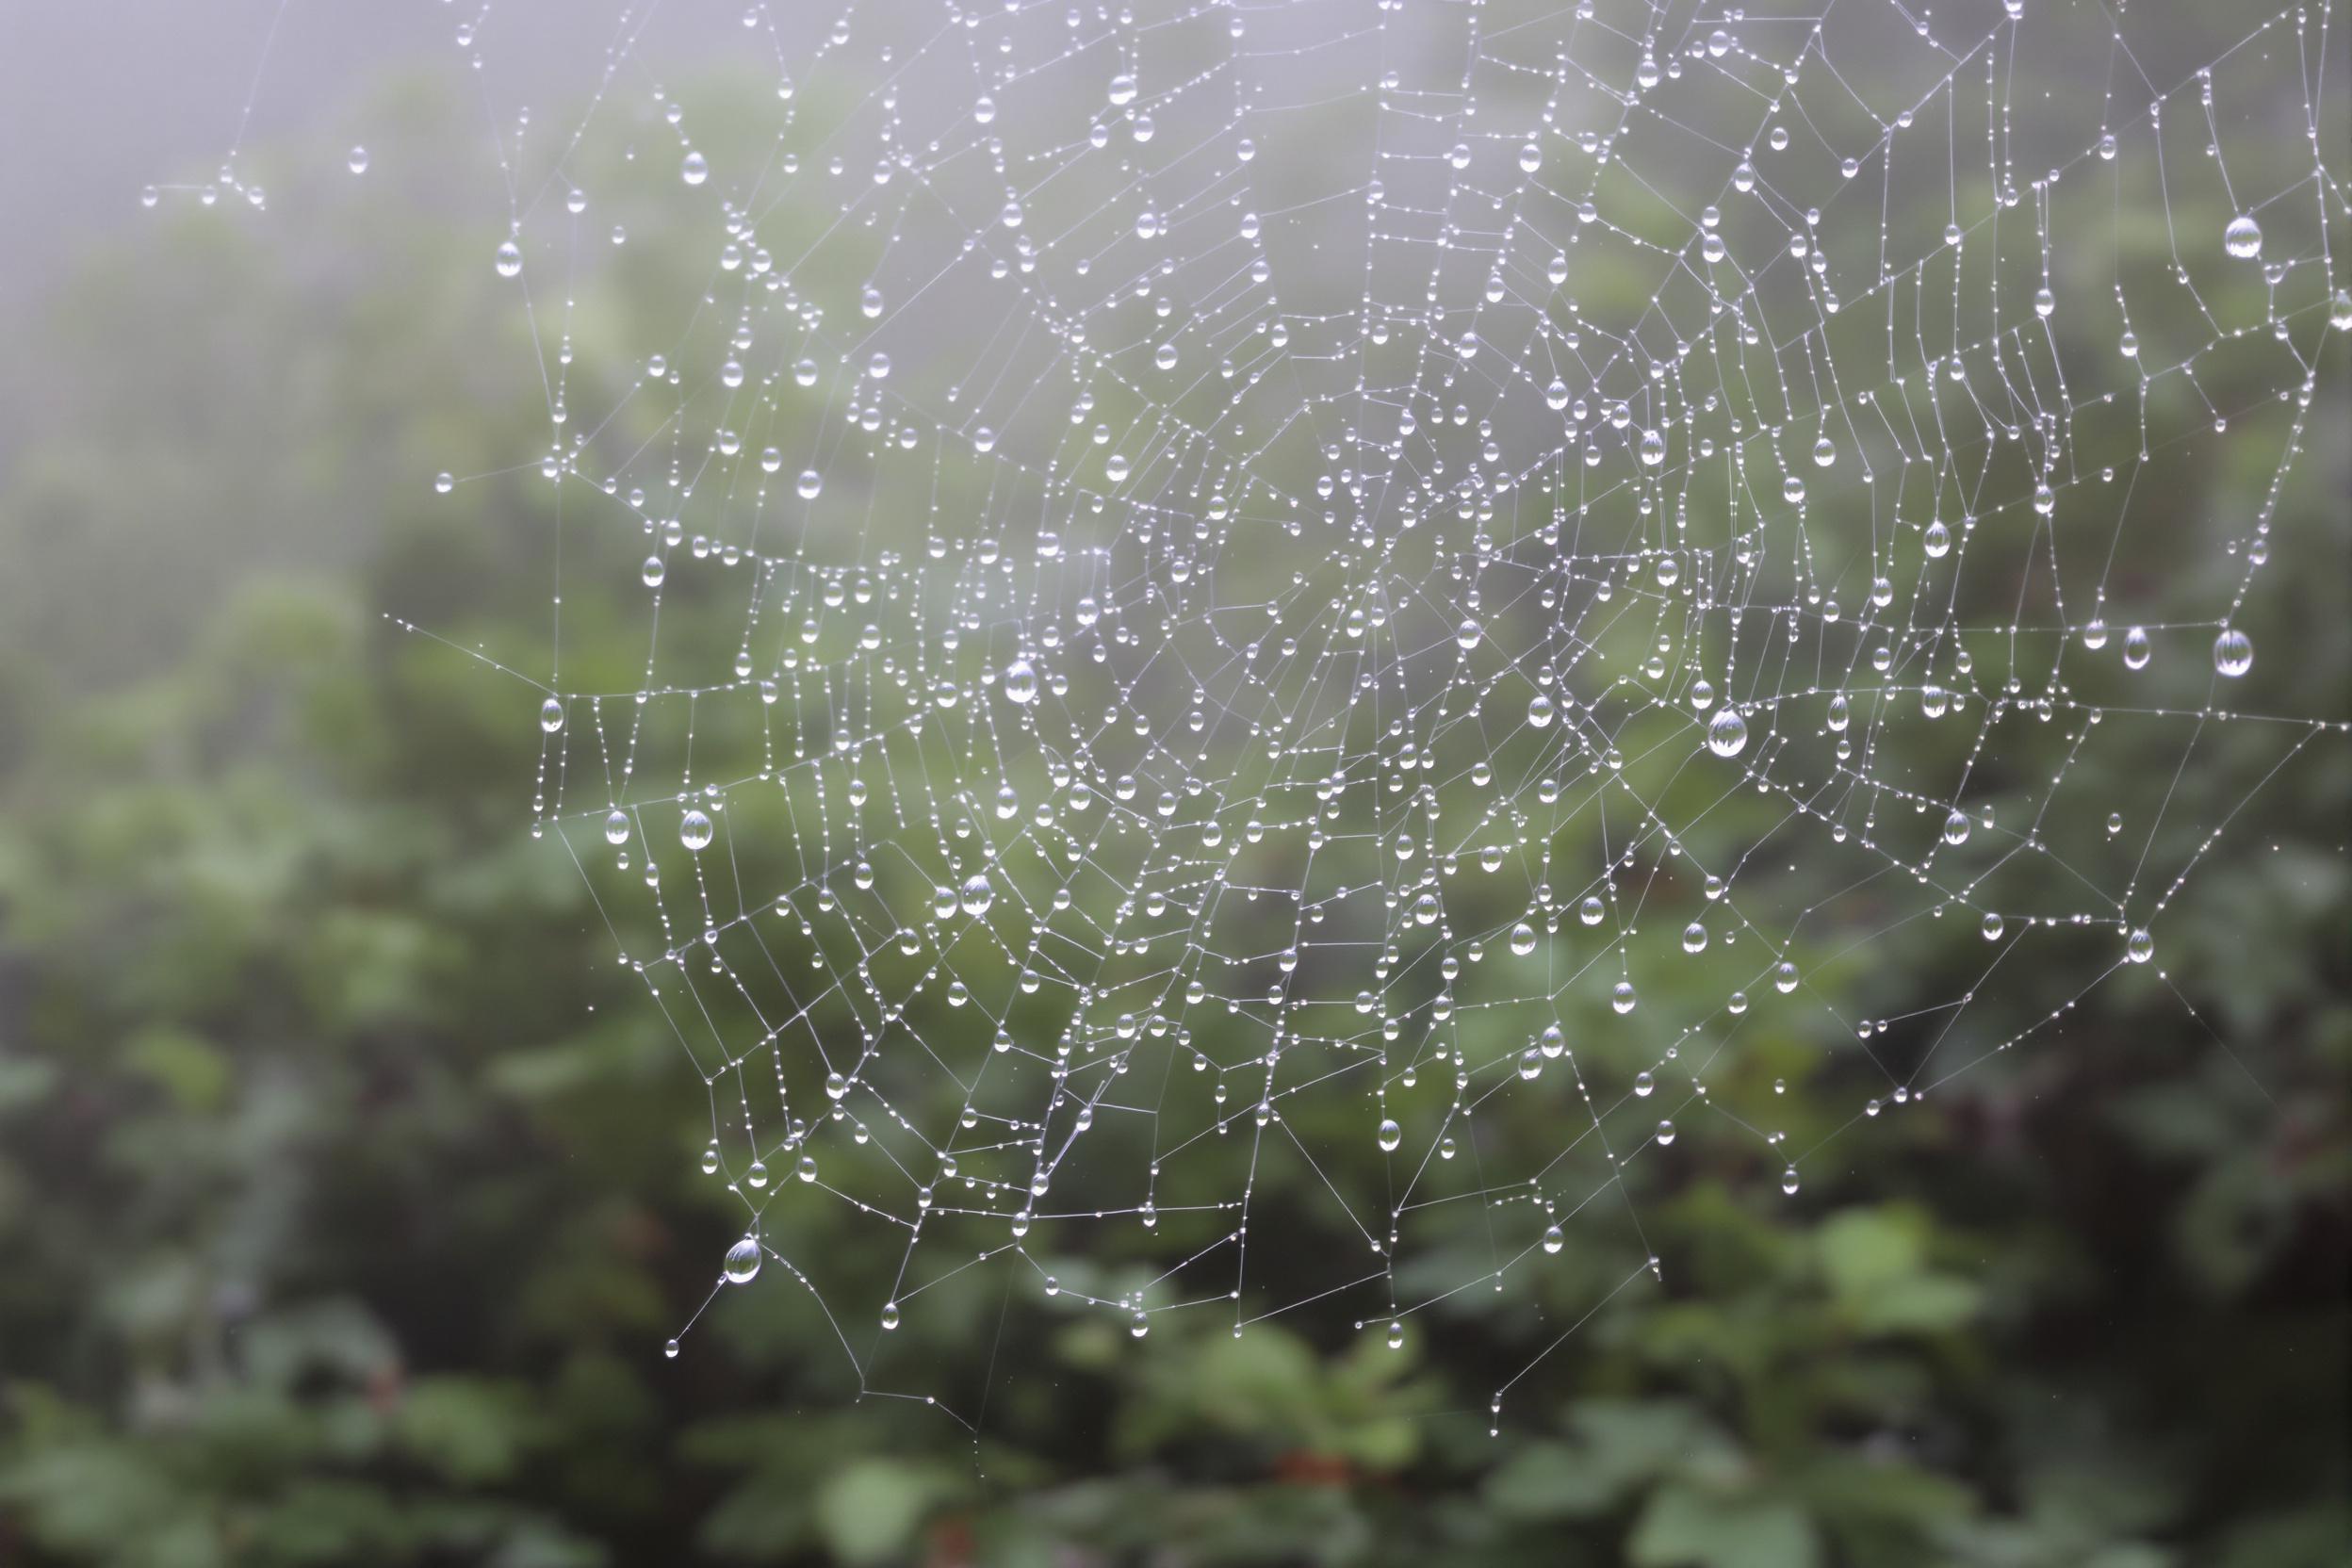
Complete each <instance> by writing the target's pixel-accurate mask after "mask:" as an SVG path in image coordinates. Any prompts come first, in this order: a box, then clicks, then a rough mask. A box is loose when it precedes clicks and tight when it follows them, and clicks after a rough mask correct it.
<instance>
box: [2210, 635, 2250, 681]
mask: <svg viewBox="0 0 2352 1568" xmlns="http://www.w3.org/2000/svg"><path fill="white" fill-rule="evenodd" d="M2253 667H2254V639H2253V638H2251V637H2248V636H2247V635H2246V633H2245V632H2243V631H2240V630H2239V629H2237V628H2235V627H2225V628H2223V629H2222V633H2221V635H2220V636H2218V637H2216V638H2214V639H2213V668H2214V669H2216V670H2218V671H2220V672H2221V673H2222V674H2223V675H2226V676H2228V677H2229V678H2230V679H2232V680H2235V679H2237V678H2239V677H2240V676H2243V675H2244V674H2246V671H2248V670H2250V669H2252V668H2253Z"/></svg>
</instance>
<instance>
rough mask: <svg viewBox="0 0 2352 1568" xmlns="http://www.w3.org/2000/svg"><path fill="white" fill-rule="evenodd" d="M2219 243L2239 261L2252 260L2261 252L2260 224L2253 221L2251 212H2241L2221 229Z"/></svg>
mask: <svg viewBox="0 0 2352 1568" xmlns="http://www.w3.org/2000/svg"><path fill="white" fill-rule="evenodd" d="M2207 232H2208V233H2210V232H2211V231H2210V230H2209V231H2207ZM2221 244H2222V249H2224V250H2226V251H2228V252H2229V253H2230V254H2231V255H2233V256H2235V257H2237V258H2238V259H2239V260H2240V261H2252V260H2253V259H2254V258H2255V257H2256V256H2259V255H2261V254H2262V225H2261V224H2260V223H2257V222H2256V221H2254V215H2253V214H2252V213H2250V212H2242V213H2240V214H2238V215H2237V216H2236V217H2235V218H2232V219H2231V220H2229V227H2228V228H2226V229H2224V230H2222V231H2221Z"/></svg>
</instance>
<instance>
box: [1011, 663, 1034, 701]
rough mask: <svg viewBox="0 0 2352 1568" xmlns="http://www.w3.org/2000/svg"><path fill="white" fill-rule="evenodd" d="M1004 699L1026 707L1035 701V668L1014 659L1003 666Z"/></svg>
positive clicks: (1032, 665) (1030, 664)
mask: <svg viewBox="0 0 2352 1568" xmlns="http://www.w3.org/2000/svg"><path fill="white" fill-rule="evenodd" d="M1005 700H1006V701H1007V702H1014V703H1019V704H1020V705H1021V706H1022V707H1024V708H1025V707H1027V706H1028V705H1029V704H1030V703H1033V702H1035V701H1037V666H1036V665H1034V664H1032V663H1030V662H1029V661H1027V660H1026V659H1016V660H1014V661H1013V662H1011V663H1009V664H1007V665H1005Z"/></svg>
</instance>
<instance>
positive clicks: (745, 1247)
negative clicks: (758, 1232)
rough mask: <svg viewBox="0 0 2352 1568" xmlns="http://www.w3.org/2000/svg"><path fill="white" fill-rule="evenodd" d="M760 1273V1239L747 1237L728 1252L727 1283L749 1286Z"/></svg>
mask: <svg viewBox="0 0 2352 1568" xmlns="http://www.w3.org/2000/svg"><path fill="white" fill-rule="evenodd" d="M759 1272H760V1238H759V1237H758V1236H745V1237H743V1240H741V1241H739V1242H737V1243H736V1244H735V1245H734V1246H732V1247H730V1248H728V1249H727V1283H728V1284H731V1285H747V1284H749V1283H751V1280H752V1276H754V1275H755V1274H758V1273H759Z"/></svg>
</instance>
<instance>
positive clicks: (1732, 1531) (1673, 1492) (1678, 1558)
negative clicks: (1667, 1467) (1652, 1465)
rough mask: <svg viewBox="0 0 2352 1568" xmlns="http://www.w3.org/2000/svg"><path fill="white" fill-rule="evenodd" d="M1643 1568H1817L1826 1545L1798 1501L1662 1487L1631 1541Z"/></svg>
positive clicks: (1630, 1550)
mask: <svg viewBox="0 0 2352 1568" xmlns="http://www.w3.org/2000/svg"><path fill="white" fill-rule="evenodd" d="M1626 1558H1627V1560H1628V1561H1631V1562H1634V1563H1638V1564H1642V1568H1812V1565H1813V1564H1815V1563H1817V1562H1819V1561H1820V1560H1821V1544H1820V1541H1819V1540H1818V1538H1817V1537H1816V1536H1815V1534H1814V1530H1813V1525H1812V1521H1811V1520H1809V1519H1807V1518H1806V1517H1805V1511H1803V1510H1802V1509H1800V1508H1798V1507H1797V1506H1796V1505H1795V1504H1793V1503H1786V1502H1776V1501H1773V1500H1771V1499H1769V1498H1765V1497H1761V1496H1756V1495H1730V1496H1726V1495H1720V1494H1716V1493H1712V1492H1707V1491H1702V1490H1700V1489H1698V1488H1696V1487H1691V1486H1681V1485H1669V1486H1664V1487H1660V1488H1659V1489H1658V1492H1657V1493H1655V1494H1654V1495H1652V1496H1651V1498H1650V1502H1649V1506H1648V1507H1647V1508H1645V1509H1643V1510H1642V1517H1641V1519H1640V1520H1639V1521H1637V1522H1636V1523H1635V1525H1634V1527H1633V1534H1632V1536H1631V1537H1630V1538H1629V1540H1628V1541H1627V1543H1626Z"/></svg>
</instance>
